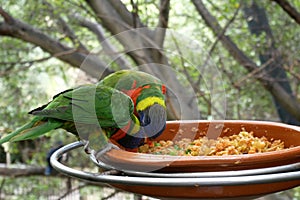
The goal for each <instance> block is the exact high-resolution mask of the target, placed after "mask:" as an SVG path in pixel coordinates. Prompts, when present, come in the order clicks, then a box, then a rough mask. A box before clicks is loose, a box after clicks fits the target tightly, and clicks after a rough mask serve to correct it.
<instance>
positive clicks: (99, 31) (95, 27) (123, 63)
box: [73, 15, 130, 69]
mask: <svg viewBox="0 0 300 200" xmlns="http://www.w3.org/2000/svg"><path fill="white" fill-rule="evenodd" d="M73 17H74V18H75V19H76V21H77V22H78V23H79V24H80V25H81V26H83V27H86V28H87V29H89V30H90V31H92V32H93V33H94V34H95V35H96V36H97V38H98V41H99V42H100V43H101V45H102V47H103V50H104V51H105V53H106V54H107V55H108V56H110V58H111V59H112V60H113V61H115V62H116V63H117V64H118V65H119V66H120V68H121V69H130V63H129V61H128V60H127V59H126V58H125V57H124V55H123V54H121V53H119V52H118V50H117V48H115V47H114V46H113V45H112V44H111V43H110V42H109V40H108V39H107V38H105V36H104V30H103V28H102V26H101V25H100V24H98V23H94V22H91V21H89V20H87V19H85V18H83V17H81V16H79V15H74V16H73Z"/></svg>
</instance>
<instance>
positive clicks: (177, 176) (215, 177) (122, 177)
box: [51, 142, 300, 199]
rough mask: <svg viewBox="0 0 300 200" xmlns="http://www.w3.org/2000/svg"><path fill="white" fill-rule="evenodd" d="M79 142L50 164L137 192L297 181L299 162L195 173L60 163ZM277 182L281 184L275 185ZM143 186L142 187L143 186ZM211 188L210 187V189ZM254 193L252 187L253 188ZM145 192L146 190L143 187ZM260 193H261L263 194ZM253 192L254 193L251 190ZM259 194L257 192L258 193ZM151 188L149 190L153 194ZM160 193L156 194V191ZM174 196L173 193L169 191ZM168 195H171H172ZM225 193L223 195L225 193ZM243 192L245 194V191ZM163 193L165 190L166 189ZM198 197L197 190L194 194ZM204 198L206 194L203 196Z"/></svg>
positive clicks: (56, 155) (62, 150)
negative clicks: (76, 166) (96, 170)
mask: <svg viewBox="0 0 300 200" xmlns="http://www.w3.org/2000/svg"><path fill="white" fill-rule="evenodd" d="M82 146H83V145H82V144H81V143H80V142H75V143H72V144H69V145H66V146H64V147H62V148H60V149H59V150H57V151H56V152H55V153H54V154H53V155H52V157H51V164H52V166H53V167H54V168H55V169H56V170H57V171H59V172H61V173H63V174H66V175H69V176H71V177H74V178H77V179H82V180H85V181H92V182H98V183H108V184H111V185H113V186H114V187H118V188H122V189H124V188H126V187H125V186H128V185H130V186H131V188H132V189H133V191H132V190H131V189H130V190H131V192H134V188H136V190H137V193H140V190H139V187H142V188H146V189H147V188H148V187H149V186H150V189H151V188H152V189H155V187H165V189H170V188H173V189H174V188H180V187H183V188H195V189H197V187H198V190H199V186H201V187H202V188H210V187H211V188H223V189H224V188H225V189H226V187H231V188H232V187H233V188H234V187H236V188H237V189H239V187H241V186H245V185H247V186H249V190H251V186H255V185H256V186H257V185H262V186H263V185H264V184H269V185H270V184H275V185H277V187H276V189H274V190H276V191H272V188H265V193H264V194H268V193H273V192H277V191H278V190H279V191H280V190H286V189H289V188H292V187H295V186H299V185H300V163H295V164H290V165H284V166H277V167H270V168H263V169H253V170H240V171H225V172H197V173H155V172H151V173H146V172H135V171H122V172H120V173H117V174H115V175H114V174H109V173H105V172H104V173H91V172H84V171H80V170H76V169H73V168H70V167H68V166H65V165H63V164H62V163H60V162H59V161H58V160H59V158H60V157H61V156H62V155H63V154H64V153H68V152H70V151H72V150H74V149H77V148H79V147H82ZM91 160H92V161H93V162H94V163H95V164H97V165H98V166H99V167H103V168H106V169H113V170H114V168H113V167H112V166H108V165H106V164H105V163H99V162H97V160H95V158H93V157H91ZM278 185H280V186H281V187H279V186H278ZM125 190H126V189H125ZM144 190H145V189H144ZM211 191H212V192H215V191H214V190H211ZM254 193H255V191H254ZM145 194H146V195H149V194H150V193H149V192H147V191H146V190H145ZM264 194H263V195H264ZM221 195H222V194H221ZM252 195H255V194H252ZM257 195H262V194H261V192H260V194H257ZM150 196H157V195H155V191H153V195H151V194H150ZM158 196H160V194H158ZM173 196H174V195H173ZM173 196H172V197H173ZM225 196H226V195H225ZM245 196H248V195H247V194H246V195H245ZM166 197H168V194H167V193H166ZM198 197H199V198H204V197H201V194H199V195H198ZM187 198H189V197H187ZM218 198H219V197H218ZM206 199H208V198H206Z"/></svg>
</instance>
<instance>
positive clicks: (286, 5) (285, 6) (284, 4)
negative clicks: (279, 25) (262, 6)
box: [271, 0, 300, 25]
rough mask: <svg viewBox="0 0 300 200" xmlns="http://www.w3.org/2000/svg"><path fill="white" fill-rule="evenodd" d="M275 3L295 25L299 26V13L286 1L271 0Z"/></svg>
mask: <svg viewBox="0 0 300 200" xmlns="http://www.w3.org/2000/svg"><path fill="white" fill-rule="evenodd" d="M271 1H274V2H276V3H277V4H278V5H279V6H280V7H281V8H282V9H283V10H284V11H285V12H286V13H287V14H288V15H289V16H290V17H291V18H292V19H294V20H295V22H296V23H298V24H299V25H300V13H299V12H298V11H297V10H296V8H294V7H293V6H292V5H291V4H290V3H289V2H288V1H287V0H271Z"/></svg>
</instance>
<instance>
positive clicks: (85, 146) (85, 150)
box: [82, 140, 92, 154]
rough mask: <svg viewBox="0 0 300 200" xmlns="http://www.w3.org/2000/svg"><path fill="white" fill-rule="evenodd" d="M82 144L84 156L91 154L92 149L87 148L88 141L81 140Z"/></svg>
mask: <svg viewBox="0 0 300 200" xmlns="http://www.w3.org/2000/svg"><path fill="white" fill-rule="evenodd" d="M82 143H83V145H84V146H83V149H84V152H85V153H86V154H91V153H92V149H91V148H90V147H89V143H90V142H89V141H88V140H82Z"/></svg>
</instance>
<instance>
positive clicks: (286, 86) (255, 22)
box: [243, 1, 300, 125]
mask: <svg viewBox="0 0 300 200" xmlns="http://www.w3.org/2000/svg"><path fill="white" fill-rule="evenodd" d="M243 10H244V16H245V18H246V21H247V23H248V27H249V30H250V32H251V34H254V35H256V36H260V35H261V34H263V33H265V35H266V37H265V41H262V42H261V43H259V46H260V48H258V49H257V51H258V52H257V53H258V54H259V59H260V62H261V63H267V62H268V61H269V60H271V59H272V60H273V61H272V62H270V63H269V64H268V65H267V66H266V67H265V71H266V72H267V73H268V74H269V75H270V76H271V77H273V79H274V81H276V82H277V83H278V84H279V85H280V86H281V87H282V88H283V90H285V92H286V93H288V94H289V95H290V96H292V97H293V98H295V97H294V96H293V92H292V89H291V86H290V83H289V80H288V77H287V75H286V72H285V70H284V69H283V67H282V66H283V61H282V58H281V56H280V52H279V51H278V50H277V49H276V47H275V46H276V45H275V38H274V37H273V34H272V30H271V28H270V25H269V22H268V18H267V16H266V13H265V10H264V9H263V8H260V7H259V6H258V5H257V3H256V1H252V3H251V5H247V4H246V3H245V2H244V8H243ZM273 100H274V104H275V106H276V110H277V112H278V115H279V117H280V119H281V121H282V122H284V123H288V124H293V125H300V122H299V121H298V120H297V119H295V117H294V116H292V115H291V114H290V113H289V112H288V111H287V110H286V108H284V107H283V106H282V104H281V103H280V101H279V100H278V99H277V98H276V97H275V96H273Z"/></svg>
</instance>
